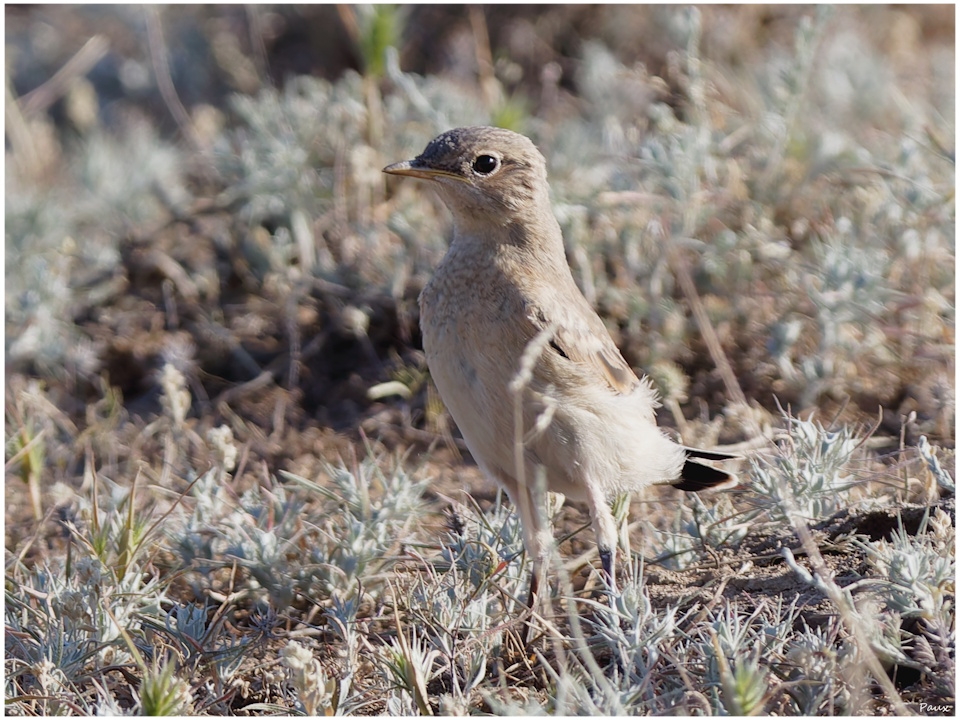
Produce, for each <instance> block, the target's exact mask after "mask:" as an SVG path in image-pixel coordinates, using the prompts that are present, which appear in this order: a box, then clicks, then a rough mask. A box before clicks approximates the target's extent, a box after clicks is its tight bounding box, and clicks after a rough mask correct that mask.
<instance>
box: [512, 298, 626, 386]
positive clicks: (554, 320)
mask: <svg viewBox="0 0 960 720" xmlns="http://www.w3.org/2000/svg"><path fill="white" fill-rule="evenodd" d="M530 310H531V312H530V313H529V314H528V317H529V318H530V320H531V322H532V323H533V324H534V326H535V327H536V328H537V329H538V330H543V329H545V328H547V327H549V326H550V325H553V327H554V334H553V338H552V339H551V341H550V350H549V351H552V352H555V353H558V354H559V355H561V356H562V357H563V358H566V359H567V360H568V361H569V362H571V363H573V364H574V365H576V367H577V370H578V372H579V373H580V374H582V375H584V376H585V377H584V380H586V381H588V382H591V383H592V384H600V383H602V384H605V385H606V386H608V387H609V388H610V390H611V391H612V392H614V393H616V394H618V395H630V394H631V393H633V392H634V391H635V390H636V389H637V388H638V387H639V386H640V385H641V384H642V382H641V380H640V379H639V378H638V377H637V376H636V374H635V373H634V372H633V370H632V369H631V368H630V366H629V365H628V364H627V361H626V360H624V359H623V356H622V355H621V354H620V350H618V349H617V346H616V344H615V343H614V342H613V338H611V337H610V333H609V332H607V328H606V327H605V326H604V324H603V321H602V320H601V319H600V317H599V316H598V315H597V314H596V312H594V310H593V308H591V307H590V305H589V303H588V302H587V300H586V298H584V297H583V296H582V295H581V294H580V293H579V292H577V293H576V295H575V296H574V298H570V297H569V296H567V298H566V302H565V303H550V311H549V313H548V312H547V311H546V310H545V308H544V306H542V305H541V306H537V307H533V308H530ZM549 351H548V352H549Z"/></svg>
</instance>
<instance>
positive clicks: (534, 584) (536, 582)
mask: <svg viewBox="0 0 960 720" xmlns="http://www.w3.org/2000/svg"><path fill="white" fill-rule="evenodd" d="M539 589H540V563H538V562H537V563H534V564H533V572H531V574H530V592H529V593H527V607H528V608H530V610H531V612H532V611H533V608H534V606H535V605H536V602H537V591H538V590H539ZM526 625H527V626H526V627H525V628H524V630H523V646H524V647H526V646H527V645H529V644H530V632H531V630H532V629H533V618H532V617H531V618H530V619H529V620H528V621H527V624H526Z"/></svg>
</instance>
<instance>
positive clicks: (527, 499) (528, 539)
mask: <svg viewBox="0 0 960 720" xmlns="http://www.w3.org/2000/svg"><path fill="white" fill-rule="evenodd" d="M498 480H499V481H500V484H501V485H503V487H504V489H505V490H506V491H507V495H509V496H510V499H511V500H512V501H513V504H514V505H515V506H516V508H517V512H518V513H519V514H520V526H521V528H522V529H523V546H524V548H525V549H526V551H527V557H528V558H529V559H530V561H531V562H532V563H533V567H532V569H531V574H530V589H529V591H528V593H527V608H528V609H529V610H530V613H529V615H530V616H531V617H530V618H529V620H528V621H527V626H526V628H525V629H524V631H523V644H524V646H526V645H527V644H528V643H529V641H530V633H531V631H532V629H533V622H532V621H533V617H532V615H533V610H534V609H535V606H536V602H537V592H538V591H539V589H540V575H541V573H542V572H543V567H544V562H543V560H544V553H545V551H546V548H547V547H549V540H550V538H549V537H547V535H549V532H550V531H549V529H544V528H543V524H542V523H541V521H540V520H541V513H540V512H538V510H539V508H538V507H537V505H536V498H535V495H534V494H533V492H532V491H531V489H530V488H528V487H522V486H520V485H519V484H518V483H517V482H516V481H515V480H514V479H513V478H510V477H506V476H503V477H499V478H498Z"/></svg>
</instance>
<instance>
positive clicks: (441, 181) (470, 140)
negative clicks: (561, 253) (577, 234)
mask: <svg viewBox="0 0 960 720" xmlns="http://www.w3.org/2000/svg"><path fill="white" fill-rule="evenodd" d="M383 171H384V172H385V173H389V174H391V175H406V176H409V177H416V178H422V179H424V180H432V181H433V182H434V183H435V184H436V188H437V191H438V192H439V193H440V197H441V198H442V199H443V201H444V203H445V204H446V206H447V207H448V208H449V209H450V212H451V213H453V215H454V218H455V219H457V220H461V221H467V222H474V221H481V222H485V223H489V222H493V223H495V224H497V225H506V224H508V223H510V222H513V221H515V220H517V219H522V218H523V216H524V214H529V213H536V212H539V211H542V210H543V209H544V207H542V206H541V205H540V204H542V203H545V210H546V211H548V212H549V210H550V205H549V197H548V189H547V168H546V162H545V161H544V159H543V155H541V154H540V151H539V150H537V148H536V146H535V145H534V144H533V143H532V142H531V141H530V140H529V139H528V138H526V137H524V136H523V135H520V134H518V133H515V132H512V131H510V130H504V129H502V128H494V127H469V128H457V129H455V130H449V131H447V132H445V133H443V134H442V135H439V136H437V137H436V138H434V139H433V140H431V141H430V144H429V145H427V147H426V149H425V150H424V151H423V152H422V153H420V154H419V155H418V156H417V157H415V158H414V159H413V160H405V161H403V162H398V163H394V164H392V165H388V166H387V167H385V168H384V169H383Z"/></svg>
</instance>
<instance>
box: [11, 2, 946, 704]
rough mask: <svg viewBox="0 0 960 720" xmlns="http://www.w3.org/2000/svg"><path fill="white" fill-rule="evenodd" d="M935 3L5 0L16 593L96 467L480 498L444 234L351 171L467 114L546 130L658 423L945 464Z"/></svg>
mask: <svg viewBox="0 0 960 720" xmlns="http://www.w3.org/2000/svg"><path fill="white" fill-rule="evenodd" d="M954 13H955V11H954V8H953V7H952V6H949V5H928V6H839V7H836V8H830V7H827V6H817V7H805V6H779V5H778V6H762V5H750V6H741V7H737V6H706V7H702V8H681V7H674V6H669V7H667V6H629V5H610V6H604V5H600V6H580V5H557V6H508V5H493V6H457V5H429V6H372V5H365V6H334V5H311V6H256V5H251V6H229V5H219V6H169V7H164V6H157V7H139V6H122V5H116V6H43V5H40V6H30V5H23V6H17V5H11V6H7V7H6V8H5V16H6V38H5V39H6V80H7V85H6V92H7V95H6V101H7V102H6V117H5V127H6V169H5V172H6V190H5V203H6V226H5V233H6V235H5V237H6V248H5V268H6V270H5V276H6V295H5V322H6V325H5V329H6V332H5V354H6V376H5V384H6V440H7V461H8V462H7V473H6V476H7V482H6V493H5V497H6V521H7V522H6V538H5V542H6V548H7V556H8V558H10V557H11V556H13V557H16V563H14V564H13V565H10V564H9V563H8V566H9V567H12V568H13V570H9V567H8V571H9V572H12V575H8V577H13V576H17V577H20V573H22V572H25V569H24V568H25V567H26V566H24V565H22V564H21V563H23V562H27V563H28V564H29V562H30V561H31V559H32V560H37V559H43V560H46V559H48V558H49V557H51V556H54V555H55V556H58V557H59V556H62V552H63V550H64V547H66V546H69V542H68V541H67V540H66V539H65V538H67V537H68V536H69V533H68V532H66V531H64V529H63V528H64V527H66V526H67V525H69V523H72V522H73V520H71V519H70V518H74V515H73V514H75V513H77V514H76V517H84V518H87V519H89V518H88V515H85V514H84V513H87V512H88V511H89V502H88V500H89V499H87V500H84V499H80V500H78V499H77V496H76V493H80V494H81V495H83V494H84V493H88V492H89V491H90V489H91V487H92V486H95V485H96V484H97V482H98V481H97V480H96V478H100V481H102V482H105V481H106V478H110V479H111V480H112V481H113V482H116V483H119V484H120V486H123V487H125V488H128V489H130V488H132V487H135V482H136V481H134V480H133V478H135V477H139V475H140V474H144V475H145V477H146V480H147V481H149V483H150V484H152V485H155V486H159V487H165V488H167V489H168V490H169V489H171V488H174V489H176V491H177V492H180V491H183V490H184V489H185V488H186V487H187V486H188V485H189V483H191V482H193V481H195V480H196V479H197V478H198V477H202V478H205V479H206V480H205V482H207V481H210V482H212V480H210V478H209V477H208V475H206V474H204V473H207V469H208V468H210V467H213V468H215V469H216V471H217V472H218V473H220V475H219V476H218V477H220V480H223V479H224V478H229V479H230V483H231V484H230V487H231V488H232V490H236V492H237V493H240V492H241V491H242V490H246V489H247V488H250V487H251V486H252V487H254V488H255V487H256V486H257V485H258V483H262V484H264V485H265V486H266V485H269V486H271V487H272V483H273V482H275V481H276V476H277V474H278V473H279V472H280V471H281V470H282V471H290V472H295V473H298V474H300V475H303V476H305V477H317V476H318V475H324V476H325V477H326V476H329V475H330V471H329V470H330V469H329V467H328V466H326V465H324V464H323V463H324V462H325V461H331V462H334V461H336V460H337V458H340V457H350V456H351V453H354V457H355V456H356V455H361V456H362V455H364V454H365V452H366V451H367V450H369V449H371V448H377V449H378V450H382V449H384V448H386V449H389V450H391V451H392V450H398V451H413V452H414V453H415V454H414V455H412V457H414V458H416V459H417V460H416V461H417V462H419V463H421V464H422V465H423V466H424V467H426V468H427V469H428V471H429V472H431V473H432V474H433V475H434V476H436V477H438V478H439V480H438V482H437V483H435V484H434V487H435V488H440V489H444V488H453V487H458V486H459V485H461V484H465V485H467V487H469V488H471V489H474V488H480V487H482V483H481V481H479V480H478V479H477V478H476V476H475V474H471V472H470V470H468V469H464V466H463V465H462V462H461V460H460V451H461V450H463V448H462V443H460V442H459V441H458V440H457V436H456V432H455V430H454V429H453V428H452V426H451V425H450V423H449V422H448V421H447V419H446V417H445V415H444V411H443V407H442V403H441V402H440V401H439V398H438V397H437V396H436V393H435V391H434V390H433V389H432V387H431V385H430V382H429V376H428V373H427V369H426V366H425V363H424V361H423V356H422V353H421V351H420V339H419V330H418V327H417V305H416V299H417V295H418V293H419V290H420V288H421V287H422V286H423V284H424V282H425V281H426V279H427V278H428V277H429V275H430V272H431V269H432V267H433V266H434V265H435V264H436V263H437V262H438V261H439V259H440V258H441V257H442V255H443V252H444V249H445V244H446V240H447V238H448V236H449V232H450V227H449V218H448V216H447V214H446V211H445V210H444V209H443V207H442V205H441V204H440V203H439V202H438V201H437V199H436V198H435V197H434V196H433V195H432V193H431V192H430V191H429V190H428V189H426V188H425V187H418V186H416V184H415V183H410V182H406V183H404V182H397V181H395V180H393V179H387V178H386V177H385V176H384V175H382V173H381V172H380V169H381V168H382V167H383V166H384V165H386V164H388V163H390V162H393V161H396V160H400V159H407V158H411V157H413V156H414V155H416V154H417V153H418V152H419V151H420V150H421V149H422V148H423V147H424V145H425V144H426V143H427V142H428V141H429V140H430V139H431V138H432V137H434V136H435V135H436V134H438V133H439V132H441V131H443V130H446V129H449V128H450V127H454V126H459V125H469V124H495V125H501V126H504V127H509V128H512V129H514V130H517V131H520V132H523V133H525V134H528V135H529V136H531V137H532V138H533V139H534V141H535V142H536V143H537V144H538V146H539V147H540V148H541V150H542V151H543V153H544V155H545V156H546V158H547V162H548V169H549V174H550V180H551V189H552V193H553V201H554V206H555V211H556V213H557V216H558V219H559V220H560V223H561V225H562V227H563V230H564V238H565V242H566V246H567V252H568V258H569V261H570V264H571V267H572V269H573V272H574V276H575V278H576V280H577V282H578V283H579V284H580V286H581V288H582V289H583V290H584V293H585V294H586V296H587V298H588V299H589V300H590V301H591V303H593V304H594V305H595V306H596V307H597V308H598V311H599V312H600V314H601V316H602V317H603V318H604V320H605V322H606V323H607V326H608V327H609V328H610V330H611V333H612V334H613V336H614V339H615V340H616V341H617V342H618V344H619V345H620V347H621V348H622V350H623V353H624V356H625V357H626V358H627V360H628V361H629V362H631V363H632V364H633V365H634V366H635V367H636V368H638V369H639V370H642V371H644V372H647V373H649V374H651V376H652V377H653V378H654V380H655V382H656V383H657V385H658V387H659V389H660V391H661V393H662V395H663V396H664V400H665V403H664V404H665V407H664V409H663V410H661V412H660V416H661V422H662V423H663V424H665V425H667V426H672V427H675V428H676V429H677V430H678V431H679V432H681V433H682V435H683V437H684V439H685V440H686V441H687V442H689V443H713V442H718V441H719V442H726V443H735V442H739V441H743V440H745V439H750V438H751V437H755V436H756V434H757V432H756V431H757V430H769V429H770V428H774V427H776V426H778V425H779V424H780V423H781V421H782V419H781V416H780V408H781V407H782V408H790V409H791V410H792V412H793V413H795V414H797V415H801V416H803V417H809V416H810V415H811V413H813V412H815V413H816V417H817V418H818V419H819V420H820V421H821V422H823V423H824V424H825V425H830V426H842V425H850V426H853V427H857V428H861V429H863V430H864V431H865V432H869V433H872V434H873V437H872V438H871V443H872V444H871V449H872V450H874V451H875V452H876V453H877V454H876V455H875V456H874V457H873V460H875V461H877V462H879V463H880V467H886V468H888V470H889V472H890V473H891V474H896V473H899V472H900V471H901V470H899V469H897V468H900V469H902V468H903V467H905V463H907V464H908V463H909V462H917V463H920V464H921V465H922V466H923V467H927V465H928V464H929V462H928V461H925V460H924V461H922V460H921V454H918V451H917V449H916V446H917V445H918V443H920V444H921V445H922V442H926V441H922V436H925V437H928V438H929V440H930V442H932V443H933V444H934V445H936V446H937V447H938V448H940V451H941V456H940V457H941V460H942V461H943V463H944V465H945V466H948V467H950V468H951V469H952V457H953V455H952V449H953V447H954V432H955V420H954V416H955V387H954V377H955V348H954V344H955V335H954V326H955V242H954V238H955V204H954V203H955V194H954V193H955V146H954V142H955V95H954V88H955V47H954V26H955V25H954V23H955V15H954ZM924 447H929V446H924ZM354 448H356V449H354ZM408 457H410V456H408ZM923 457H927V456H923ZM924 463H926V464H924ZM931 467H932V466H931ZM903 472H904V473H906V472H907V471H905V470H904V471H903ZM931 472H932V471H931ZM938 477H939V476H938ZM328 479H329V477H328ZM334 480H335V478H334ZM276 482H279V481H276ZM131 483H133V485H131ZM205 487H207V486H205ZM212 487H213V486H209V487H207V491H208V492H209V493H213V492H214V490H213V489H212ZM417 487H418V489H417V491H416V493H414V495H415V498H414V500H416V501H417V502H419V498H420V493H421V492H422V488H420V487H419V486H417ZM25 488H26V489H27V490H28V491H26V492H25V491H24V489H25ZM232 490H231V491H232ZM341 490H342V488H341ZM907 490H908V491H907V493H906V496H908V497H914V499H915V496H914V495H911V492H912V491H910V489H909V488H908V489H907ZM278 492H279V490H278ZM344 492H345V491H344ZM478 492H479V490H478ZM361 494H362V493H361ZM133 495H134V491H133V490H132V489H130V497H133ZM84 497H85V496H84ZM427 497H428V498H430V499H432V500H436V499H437V496H436V495H435V494H432V493H430V492H429V491H428V494H427ZM272 501H276V502H278V503H280V504H283V503H282V502H281V501H280V500H279V499H277V498H276V497H274V498H273V500H272ZM272 501H271V502H272ZM98 502H106V501H105V500H104V499H103V498H100V500H97V498H96V495H94V498H93V507H94V508H96V507H97V503H98ZM151 502H156V503H159V505H158V507H160V508H163V510H164V512H166V511H167V510H169V503H170V499H169V498H165V499H164V498H163V495H162V493H160V494H159V495H157V499H155V500H152V501H151ZM259 502H266V501H264V500H263V499H262V498H260V499H258V500H257V501H256V502H253V501H252V500H249V501H247V500H245V501H244V503H246V504H244V507H249V508H253V507H254V506H255V505H257V503H259ZM78 503H79V509H78ZM84 503H87V504H86V505H84ZM116 503H117V504H116V506H115V509H117V512H120V511H121V510H123V507H125V506H123V504H122V502H121V500H117V501H116ZM267 504H269V503H267ZM129 507H130V508H132V507H133V500H130V501H129ZM277 507H279V505H278V506H277ZM283 507H284V508H285V509H284V511H283V512H284V513H289V512H291V511H290V509H289V507H288V506H287V505H283ZM83 508H87V509H86V510H83ZM404 508H406V506H404ZM131 512H132V511H131ZM196 512H197V513H199V512H200V511H199V509H198V510H196ZM250 512H253V510H252V509H251V510H250ZM404 513H409V509H408V508H407V509H401V511H397V517H403V516H404ZM94 515H96V513H94ZM258 517H260V516H259V515H258ZM283 517H284V518H287V517H288V515H284V516H283ZM411 517H412V516H411ZM678 517H679V516H678ZM74 519H75V518H74ZM68 521H69V522H68ZM193 522H195V523H196V525H197V528H198V529H197V530H196V532H197V533H200V534H202V532H201V530H200V529H199V528H200V527H201V526H203V521H202V517H201V516H200V515H197V516H196V517H195V518H194V520H193ZM257 522H261V520H257ZM263 522H267V521H263ZM272 522H273V521H270V522H267V524H268V525H270V523H272ZM65 523H66V525H65ZM134 524H135V523H133V522H132V514H131V515H130V516H129V517H127V519H126V521H125V522H120V524H119V526H118V527H120V528H124V527H125V528H126V530H127V531H130V530H131V528H132V527H133V525H134ZM348 524H349V523H348ZM401 525H402V523H401ZM401 525H396V526H393V525H391V526H390V527H391V528H392V529H393V530H394V531H397V532H399V528H400V527H401ZM177 527H180V526H177ZM258 527H259V526H258ZM271 527H272V526H271ZM146 529H147V528H146V527H144V528H141V530H144V531H146ZM118 532H119V531H118ZM336 532H338V533H340V532H344V531H343V530H342V528H341V529H338V530H337V531H336ZM147 535H148V536H149V533H147ZM189 537H194V536H193V535H190V536H189ZM197 537H199V535H197ZM40 539H42V541H39V540H40ZM197 542H199V540H198V541H197ZM237 542H239V541H237ZM124 543H127V544H122V547H121V549H119V550H118V551H117V552H118V553H119V555H118V556H117V557H119V558H120V560H118V561H117V562H119V563H120V566H121V567H126V563H128V562H130V561H131V553H132V552H133V551H132V550H131V549H130V547H129V538H128V540H125V541H124ZM377 543H380V544H375V547H376V548H379V550H378V552H383V551H385V550H386V548H387V547H388V546H389V543H388V542H387V539H385V538H380V539H379V540H377ZM384 543H385V544H384ZM231 547H233V546H232V545H231ZM237 547H239V545H238V546H237ZM207 551H209V548H207ZM207 551H205V552H207ZM171 552H172V551H171ZM198 552H199V551H198V550H197V548H195V547H193V548H191V549H189V550H187V549H183V548H181V549H180V550H178V551H176V552H174V553H173V554H174V555H177V553H180V555H178V557H179V560H178V562H182V563H185V564H186V565H187V566H189V564H190V563H191V562H193V560H194V559H195V558H196V557H198V555H197V553H198ZM236 552H240V551H239V550H237V551H236ZM331 552H332V551H331ZM11 554H12V555H11ZM201 554H202V553H201ZM258 557H259V556H258ZM264 557H266V556H264ZM261 559H262V560H263V558H261ZM115 560H116V558H115ZM154 560H155V558H151V561H154ZM121 561H122V562H121ZM168 562H170V563H171V565H170V567H171V568H172V567H174V566H175V564H172V563H173V561H172V560H169V559H168ZM263 562H264V563H266V564H267V565H269V564H270V562H269V561H268V560H263ZM274 565H275V563H274ZM251 572H254V571H251ZM358 572H359V571H358V570H357V568H356V567H354V568H353V569H352V570H350V571H349V573H348V574H347V575H346V576H344V577H350V578H354V579H355V578H356V577H359V575H358V574H357V573H358ZM121 574H122V573H121ZM21 579H22V578H21ZM120 579H121V580H122V578H120ZM340 581H343V577H341V578H340ZM218 582H220V583H221V584H222V583H223V582H224V580H223V578H220V579H219V580H218ZM231 582H232V581H231ZM260 582H261V583H262V584H263V585H264V586H266V585H267V584H268V583H267V581H266V580H264V579H263V578H260ZM318 582H319V581H318ZM323 583H327V584H326V585H325V584H323ZM330 583H333V584H334V585H335V584H336V582H334V580H331V579H329V578H327V579H325V580H323V582H322V583H321V586H322V587H323V588H326V589H324V590H322V591H318V592H319V593H320V594H321V595H323V594H324V593H327V592H328V590H329V586H330V585H329V584H330ZM181 590H182V588H181ZM288 590H289V589H288ZM128 591H129V592H131V593H133V592H134V591H133V590H131V589H129V588H128ZM141 592H142V588H138V589H137V590H136V593H141ZM191 592H196V593H198V594H199V595H202V594H203V592H206V591H201V590H198V589H197V588H196V587H194V588H193V589H192V590H191ZM289 592H292V591H289ZM188 595H189V593H188ZM290 597H292V595H290V596H288V595H285V594H284V593H282V592H281V593H280V594H279V595H278V596H277V606H283V605H285V604H286V603H288V602H289V601H290ZM354 611H356V608H354ZM138 612H139V610H138ZM116 639H117V636H116V635H113V636H112V639H111V640H110V642H114V641H116ZM104 642H106V641H104ZM291 662H293V661H291ZM154 670H156V672H154V674H152V675H150V674H149V673H147V674H148V676H149V677H150V678H151V682H153V681H156V682H157V683H159V684H161V685H162V684H163V683H164V682H167V681H169V678H166V680H164V677H165V676H164V675H163V672H162V671H161V670H160V669H157V668H154ZM144 672H146V670H145V671H144ZM146 700H147V696H144V697H143V698H141V699H140V700H138V702H146ZM91 707H92V706H91ZM211 707H213V706H211ZM216 707H219V709H221V710H222V709H223V707H220V706H216ZM224 707H225V706H224ZM48 709H49V708H48ZM181 709H182V708H181ZM401 709H403V708H401Z"/></svg>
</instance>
